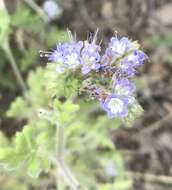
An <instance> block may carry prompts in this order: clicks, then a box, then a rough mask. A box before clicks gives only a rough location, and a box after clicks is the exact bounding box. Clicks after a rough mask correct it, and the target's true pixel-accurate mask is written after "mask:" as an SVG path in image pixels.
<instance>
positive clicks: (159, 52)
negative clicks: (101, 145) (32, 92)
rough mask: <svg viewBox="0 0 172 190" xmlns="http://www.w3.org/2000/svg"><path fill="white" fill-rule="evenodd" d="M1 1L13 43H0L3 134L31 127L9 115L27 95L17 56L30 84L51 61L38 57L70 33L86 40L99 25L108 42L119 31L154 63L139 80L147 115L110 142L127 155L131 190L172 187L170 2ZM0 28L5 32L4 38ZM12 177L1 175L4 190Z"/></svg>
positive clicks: (0, 121)
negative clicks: (15, 102)
mask: <svg viewBox="0 0 172 190" xmlns="http://www.w3.org/2000/svg"><path fill="white" fill-rule="evenodd" d="M0 2H1V0H0ZM4 2H5V5H6V8H7V10H8V14H9V15H10V26H9V28H8V29H4V28H5V25H6V24H7V23H8V22H6V21H5V19H4V18H5V17H3V15H2V14H1V15H0V27H1V30H0V31H1V33H0V39H1V40H3V39H5V38H8V44H9V46H10V48H9V49H10V51H7V50H6V49H5V48H4V47H2V45H0V46H1V49H0V130H1V131H2V133H3V134H5V136H6V137H7V138H9V139H10V138H11V137H12V136H13V135H14V134H15V133H16V131H19V130H21V129H22V127H23V125H24V124H25V123H26V121H25V120H23V119H14V118H11V117H8V116H7V114H6V112H7V111H8V109H9V107H10V104H11V103H12V101H13V100H14V99H15V98H16V97H17V96H18V95H21V94H22V92H21V88H20V87H21V84H20V80H16V72H15V68H14V65H13V64H11V63H12V62H13V61H14V60H13V58H14V59H15V62H16V64H17V67H18V69H19V70H20V73H21V75H22V76H23V78H24V80H25V81H26V80H27V77H28V76H29V74H30V72H31V71H32V70H35V69H36V68H37V67H40V66H45V64H46V60H44V59H42V58H40V57H39V50H47V49H48V50H50V49H51V48H53V47H55V44H56V43H57V42H60V41H65V40H66V39H67V33H66V29H67V28H69V29H70V30H71V31H72V32H76V33H77V38H79V39H85V38H86V37H87V35H88V32H94V31H95V30H96V29H97V28H99V31H100V32H99V38H100V40H102V41H103V43H104V44H106V43H107V42H108V39H109V38H110V37H111V36H112V35H114V33H115V32H116V31H117V32H118V35H119V36H128V37H129V38H130V39H133V40H138V41H139V43H140V44H141V45H142V48H143V50H144V51H145V52H146V53H147V55H148V56H149V59H150V60H149V61H147V62H146V63H145V65H144V66H143V68H142V69H141V70H140V71H139V74H138V77H137V79H136V84H137V86H138V91H137V95H138V99H139V102H140V104H141V105H142V107H143V108H144V114H143V115H142V116H141V117H140V118H139V119H138V120H137V121H135V122H134V124H133V127H132V128H124V127H121V128H118V129H116V130H115V131H113V132H110V137H111V138H112V139H113V142H114V143H115V145H116V147H117V149H118V150H120V152H121V154H122V155H123V157H124V164H125V169H126V171H128V175H129V176H130V177H132V179H133V181H134V182H133V187H132V189H133V190H138V189H139V190H155V189H156V190H171V189H172V0H59V1H56V0H54V1H53V0H51V1H48V0H35V1H32V0H5V1H4ZM50 2H51V3H50ZM52 2H53V3H52ZM0 6H3V5H1V4H0ZM2 26H3V27H2ZM3 29H4V31H5V32H4V33H5V34H2V31H3ZM2 35H3V36H2ZM1 44H2V43H1ZM11 54H12V55H13V56H12V57H13V58H12V57H11ZM18 83H19V84H18ZM9 180H12V184H16V182H15V180H14V179H13V178H12V179H11V178H10V177H9V178H8V177H7V176H6V177H5V176H0V190H6V189H7V190H8V187H7V186H8V185H9V184H8V183H7V181H9ZM47 183H51V180H50V181H48V182H47ZM24 189H25V187H21V190H24ZM30 189H32V188H30ZM40 189H44V190H47V189H48V188H47V189H46V188H45V187H44V188H43V187H42V188H40ZM105 190H106V189H105ZM116 190H118V189H116Z"/></svg>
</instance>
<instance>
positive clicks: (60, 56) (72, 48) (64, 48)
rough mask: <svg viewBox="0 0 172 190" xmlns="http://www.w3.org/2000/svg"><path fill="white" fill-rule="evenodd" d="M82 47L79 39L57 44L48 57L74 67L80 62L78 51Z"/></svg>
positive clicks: (50, 59)
mask: <svg viewBox="0 0 172 190" xmlns="http://www.w3.org/2000/svg"><path fill="white" fill-rule="evenodd" d="M82 47H83V43H82V42H81V41H79V42H70V43H64V44H59V45H57V47H56V49H55V50H54V51H53V52H52V53H51V54H50V55H49V57H48V59H49V61H53V62H57V63H61V64H64V66H66V67H68V68H71V69H74V68H76V67H77V66H78V65H80V64H81V58H80V51H81V48H82Z"/></svg>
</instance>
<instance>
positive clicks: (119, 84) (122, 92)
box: [114, 78, 135, 97]
mask: <svg viewBox="0 0 172 190" xmlns="http://www.w3.org/2000/svg"><path fill="white" fill-rule="evenodd" d="M134 90H135V86H134V84H132V83H131V82H130V81H129V80H128V79H125V78H123V79H119V80H116V81H115V83H114V92H115V94H116V95H119V96H126V97H128V96H130V95H131V94H133V92H134Z"/></svg>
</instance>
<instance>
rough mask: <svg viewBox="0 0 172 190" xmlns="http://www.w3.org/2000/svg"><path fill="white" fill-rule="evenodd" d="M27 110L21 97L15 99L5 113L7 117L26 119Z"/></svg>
mask: <svg viewBox="0 0 172 190" xmlns="http://www.w3.org/2000/svg"><path fill="white" fill-rule="evenodd" d="M28 114H29V109H28V105H27V103H26V101H25V100H24V99H23V98H22V97H17V98H16V99H15V101H13V102H12V103H11V105H10V109H9V110H8V111H7V116H8V117H18V118H27V116H28Z"/></svg>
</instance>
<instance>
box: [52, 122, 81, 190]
mask: <svg viewBox="0 0 172 190" xmlns="http://www.w3.org/2000/svg"><path fill="white" fill-rule="evenodd" d="M56 130H57V137H56V140H57V166H58V175H62V177H63V178H64V180H66V181H67V183H68V184H69V186H70V187H71V188H72V189H73V190H80V189H81V187H80V184H79V182H78V181H77V179H76V178H75V177H74V175H73V174H72V172H71V171H70V169H69V168H68V167H67V166H66V164H65V162H64V130H63V127H62V126H61V125H59V124H57V125H56ZM58 175H57V179H56V180H57V181H58V180H59V178H58V177H59V176H58ZM57 184H58V186H59V183H58V182H57ZM58 188H59V189H61V187H58ZM59 189H58V190H59Z"/></svg>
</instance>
